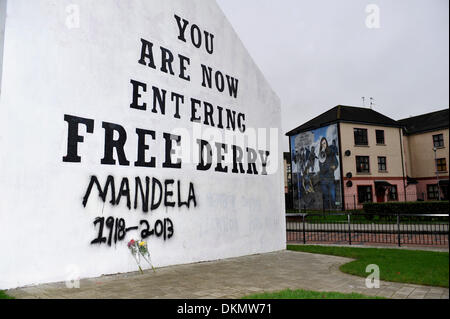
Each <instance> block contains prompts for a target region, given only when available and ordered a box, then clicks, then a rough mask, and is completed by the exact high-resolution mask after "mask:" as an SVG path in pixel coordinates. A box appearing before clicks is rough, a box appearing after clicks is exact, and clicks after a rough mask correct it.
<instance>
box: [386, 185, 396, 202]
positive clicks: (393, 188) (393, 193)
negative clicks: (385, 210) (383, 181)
mask: <svg viewBox="0 0 450 319" xmlns="http://www.w3.org/2000/svg"><path fill="white" fill-rule="evenodd" d="M388 198H389V200H392V201H395V200H398V192H397V186H396V185H392V186H391V187H390V188H389V193H388Z"/></svg>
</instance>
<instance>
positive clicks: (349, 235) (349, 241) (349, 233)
mask: <svg viewBox="0 0 450 319" xmlns="http://www.w3.org/2000/svg"><path fill="white" fill-rule="evenodd" d="M347 221H348V244H349V245H351V244H352V228H351V221H350V214H347Z"/></svg>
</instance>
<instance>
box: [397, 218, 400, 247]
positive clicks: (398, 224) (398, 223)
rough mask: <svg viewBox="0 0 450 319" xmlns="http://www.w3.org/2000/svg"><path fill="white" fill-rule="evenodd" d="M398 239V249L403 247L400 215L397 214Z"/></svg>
mask: <svg viewBox="0 0 450 319" xmlns="http://www.w3.org/2000/svg"><path fill="white" fill-rule="evenodd" d="M397 239H398V247H400V246H401V242H400V214H397Z"/></svg>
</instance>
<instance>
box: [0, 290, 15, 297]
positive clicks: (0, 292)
mask: <svg viewBox="0 0 450 319" xmlns="http://www.w3.org/2000/svg"><path fill="white" fill-rule="evenodd" d="M0 299H14V298H13V297H10V296H8V295H7V294H5V292H4V291H1V290H0Z"/></svg>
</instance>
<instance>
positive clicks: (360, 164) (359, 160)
mask: <svg viewBox="0 0 450 319" xmlns="http://www.w3.org/2000/svg"><path fill="white" fill-rule="evenodd" d="M356 172H358V173H370V164H369V156H356Z"/></svg>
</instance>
